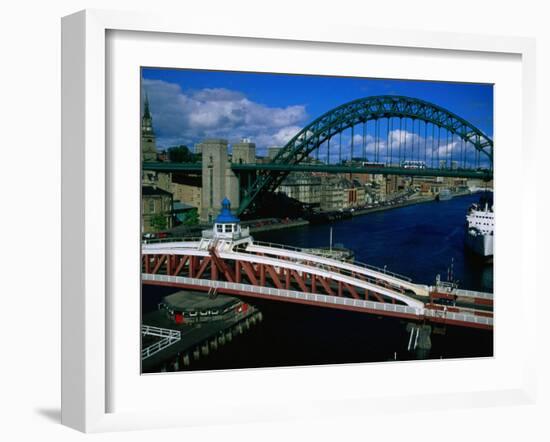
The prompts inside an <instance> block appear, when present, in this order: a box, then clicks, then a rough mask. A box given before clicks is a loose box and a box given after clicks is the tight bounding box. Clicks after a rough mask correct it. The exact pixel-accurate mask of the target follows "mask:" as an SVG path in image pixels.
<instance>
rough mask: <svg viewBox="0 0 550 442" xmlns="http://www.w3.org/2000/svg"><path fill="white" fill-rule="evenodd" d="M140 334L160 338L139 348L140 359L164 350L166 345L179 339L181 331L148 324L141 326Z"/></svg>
mask: <svg viewBox="0 0 550 442" xmlns="http://www.w3.org/2000/svg"><path fill="white" fill-rule="evenodd" d="M141 334H142V335H143V336H156V337H159V338H162V339H161V340H159V341H157V342H155V343H154V344H152V345H150V346H149V347H146V348H144V349H142V350H141V359H142V360H143V359H147V358H148V357H150V356H153V355H154V354H156V353H158V352H159V351H161V350H164V349H165V348H166V347H169V346H171V345H172V344H175V343H176V342H178V341H179V340H181V333H180V331H179V330H170V329H168V328H160V327H152V326H150V325H142V326H141Z"/></svg>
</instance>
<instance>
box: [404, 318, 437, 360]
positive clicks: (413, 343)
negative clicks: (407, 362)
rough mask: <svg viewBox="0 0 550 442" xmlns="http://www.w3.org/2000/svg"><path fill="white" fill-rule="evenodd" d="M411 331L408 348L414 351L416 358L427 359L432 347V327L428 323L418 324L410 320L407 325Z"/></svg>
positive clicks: (408, 330)
mask: <svg viewBox="0 0 550 442" xmlns="http://www.w3.org/2000/svg"><path fill="white" fill-rule="evenodd" d="M406 330H407V332H409V340H408V345H407V350H408V351H409V352H411V353H412V352H414V353H415V355H416V359H426V358H428V357H429V355H430V350H431V348H432V340H431V334H432V327H431V326H430V325H427V324H416V323H412V322H409V323H408V324H407V327H406Z"/></svg>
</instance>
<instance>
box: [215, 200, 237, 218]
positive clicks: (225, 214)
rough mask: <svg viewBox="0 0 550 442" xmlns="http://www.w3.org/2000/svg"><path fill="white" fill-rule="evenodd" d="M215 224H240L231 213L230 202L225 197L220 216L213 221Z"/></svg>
mask: <svg viewBox="0 0 550 442" xmlns="http://www.w3.org/2000/svg"><path fill="white" fill-rule="evenodd" d="M214 222H215V223H216V224H219V223H238V222H240V220H239V218H237V217H236V216H235V215H233V214H232V213H231V201H229V200H228V199H227V197H225V198H224V199H223V201H222V210H220V214H219V215H218V217H217V218H216V220H215V221H214Z"/></svg>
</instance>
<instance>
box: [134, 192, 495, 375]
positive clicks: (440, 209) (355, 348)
mask: <svg viewBox="0 0 550 442" xmlns="http://www.w3.org/2000/svg"><path fill="white" fill-rule="evenodd" d="M478 200H479V195H468V196H463V197H456V198H453V199H450V200H447V201H441V202H429V203H422V204H416V205H411V206H407V207H401V208H395V209H392V210H387V211H383V212H375V213H370V214H367V215H362V216H357V217H354V218H353V219H349V220H342V221H337V222H334V223H332V224H324V225H310V226H305V227H299V228H293V229H286V230H276V231H270V232H263V233H257V234H254V238H256V239H257V240H260V241H269V242H274V243H280V244H289V245H293V246H298V247H326V246H328V244H329V236H330V228H331V227H332V232H333V233H332V235H333V245H337V244H339V245H342V246H344V247H346V248H349V249H352V250H353V251H354V253H355V258H356V260H359V261H362V262H365V263H368V264H372V265H375V266H378V267H381V268H383V267H384V266H386V268H387V270H389V271H392V272H397V273H400V274H402V275H406V276H408V277H410V278H412V279H413V280H414V281H415V282H419V283H424V284H433V283H434V281H435V277H436V275H437V274H440V275H441V278H442V279H443V280H446V279H447V278H448V275H449V273H450V267H451V262H452V263H453V265H452V268H453V271H452V276H453V279H454V280H455V281H457V282H458V284H459V286H460V287H461V288H466V289H472V290H483V291H491V292H492V290H493V265H492V264H491V263H482V262H480V261H479V259H477V258H476V257H475V256H471V255H470V254H469V253H468V252H467V250H466V249H465V248H464V235H465V228H464V226H465V215H466V211H467V209H468V207H469V206H470V205H471V204H472V203H473V202H477V201H478ZM172 291H174V290H172ZM167 293H170V291H168V289H160V288H155V287H150V286H149V287H147V286H144V287H143V307H144V311H145V310H148V308H147V307H146V305H152V303H151V304H150V303H149V302H147V301H146V300H147V299H149V300H153V299H155V303H156V301H157V300H158V296H160V295H166V294H167ZM249 302H250V303H251V304H253V305H255V306H256V307H257V308H258V309H259V310H261V311H262V313H263V321H262V322H261V323H259V325H256V326H254V327H252V328H251V329H250V331H248V332H247V333H245V334H244V335H242V336H238V337H236V338H235V339H234V340H233V341H232V342H231V343H230V344H228V345H226V346H224V347H221V348H220V349H219V350H218V351H217V352H215V353H213V354H211V355H210V356H209V357H207V358H203V359H201V360H199V361H197V362H196V363H194V364H192V366H191V369H193V370H207V369H231V368H253V367H276V366H297V365H317V364H338V363H361V362H381V361H389V360H412V359H417V358H418V357H419V356H418V354H415V353H414V352H409V351H408V349H407V346H408V340H409V333H408V332H407V330H406V325H407V323H406V321H402V320H399V319H393V318H383V317H376V316H372V315H366V314H363V313H357V312H346V311H338V310H334V309H327V308H321V307H311V306H301V305H297V304H287V303H284V302H274V301H263V300H260V301H258V300H255V299H250V300H249ZM438 331H439V332H438V333H433V334H432V336H431V342H432V348H431V350H430V351H429V354H428V355H426V354H423V355H422V358H426V357H427V358H430V359H440V358H463V357H487V356H492V354H493V333H492V332H488V331H480V330H473V329H466V328H462V327H446V329H445V330H438Z"/></svg>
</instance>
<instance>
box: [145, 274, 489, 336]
mask: <svg viewBox="0 0 550 442" xmlns="http://www.w3.org/2000/svg"><path fill="white" fill-rule="evenodd" d="M142 280H143V281H157V282H171V283H176V284H182V285H191V286H196V287H207V288H217V289H228V290H235V291H239V292H243V293H251V294H260V295H267V296H274V297H279V298H287V299H299V300H302V301H310V302H318V303H321V304H332V305H342V306H348V307H358V308H363V309H369V310H377V311H381V312H392V313H404V314H408V315H413V316H417V317H418V318H419V319H420V318H421V317H422V316H425V317H433V318H446V319H450V320H455V321H461V322H470V323H474V324H481V325H489V326H492V325H493V318H489V317H485V316H476V315H473V314H467V313H456V312H449V311H446V310H444V311H443V310H432V309H428V308H417V307H411V306H408V305H401V304H390V303H385V302H376V301H367V300H365V299H354V298H344V297H338V296H330V295H322V294H318V293H304V292H299V291H295V290H284V289H277V288H274V287H262V286H255V285H250V284H241V283H236V282H227V281H212V280H209V279H197V278H187V277H184V276H169V275H157V274H151V273H143V274H142Z"/></svg>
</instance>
